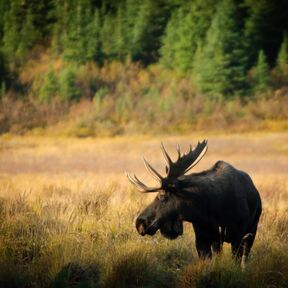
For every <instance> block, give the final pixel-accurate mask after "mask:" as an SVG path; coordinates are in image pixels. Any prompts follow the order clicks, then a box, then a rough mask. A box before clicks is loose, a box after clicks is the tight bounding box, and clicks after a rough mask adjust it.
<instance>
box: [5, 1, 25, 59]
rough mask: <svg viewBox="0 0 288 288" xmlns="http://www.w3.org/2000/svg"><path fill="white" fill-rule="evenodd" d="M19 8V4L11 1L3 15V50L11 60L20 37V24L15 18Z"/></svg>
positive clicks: (13, 57)
mask: <svg viewBox="0 0 288 288" xmlns="http://www.w3.org/2000/svg"><path fill="white" fill-rule="evenodd" d="M19 10H20V8H19V5H18V4H17V2H16V1H13V2H12V3H11V7H10V8H9V10H7V11H6V13H5V16H4V27H3V34H4V35H3V52H4V54H5V55H6V56H7V57H8V58H9V60H10V61H11V62H14V61H15V53H16V51H17V49H18V44H19V38H20V35H19V30H20V27H21V26H20V23H19V21H18V19H17V14H18V13H19Z"/></svg>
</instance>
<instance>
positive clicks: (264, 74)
mask: <svg viewBox="0 0 288 288" xmlns="http://www.w3.org/2000/svg"><path fill="white" fill-rule="evenodd" d="M255 76H256V77H255V78H256V79H255V80H256V81H255V87H254V90H255V92H260V93H263V92H266V91H267V90H268V88H269V84H270V75H269V65H268V64H267V60H266V56H265V53H264V51H263V50H260V52H259V54H258V60H257V65H256V75H255Z"/></svg>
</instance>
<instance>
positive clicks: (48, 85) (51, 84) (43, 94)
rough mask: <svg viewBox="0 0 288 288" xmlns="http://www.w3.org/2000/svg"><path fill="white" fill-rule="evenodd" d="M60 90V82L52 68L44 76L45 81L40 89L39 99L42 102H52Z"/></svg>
mask: <svg viewBox="0 0 288 288" xmlns="http://www.w3.org/2000/svg"><path fill="white" fill-rule="evenodd" d="M58 92H59V83H58V81H57V78H56V75H55V73H54V71H53V70H52V69H49V70H48V71H47V72H46V73H45V76H44V82H43V84H42V85H41V88H40V91H39V97H38V98H39V100H40V101H41V102H50V101H51V100H52V99H53V97H56V96H57V95H58Z"/></svg>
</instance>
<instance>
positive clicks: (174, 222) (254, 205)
mask: <svg viewBox="0 0 288 288" xmlns="http://www.w3.org/2000/svg"><path fill="white" fill-rule="evenodd" d="M207 149H208V146H207V140H204V141H203V142H198V144H197V145H196V147H195V148H193V149H192V147H191V145H190V150H189V151H188V153H186V154H182V153H181V151H180V147H179V145H178V148H177V152H178V159H177V160H176V161H175V162H173V161H172V160H171V158H170V156H169V155H168V153H167V151H166V150H165V148H164V146H163V144H161V150H162V153H163V155H164V158H165V160H166V176H165V177H163V176H162V175H160V174H159V173H158V172H157V171H156V170H155V169H154V168H153V167H152V166H151V165H150V164H149V163H148V162H147V161H146V160H145V159H144V164H145V167H146V169H147V170H148V171H149V172H150V173H151V175H152V176H153V177H154V178H155V179H156V180H157V181H158V182H159V185H158V186H156V187H147V186H146V185H145V184H144V183H143V182H141V181H140V180H139V179H138V178H137V177H136V176H135V175H131V174H129V173H127V174H126V175H127V177H128V179H129V181H130V182H131V183H132V184H133V185H135V186H136V188H137V189H138V190H140V191H141V192H144V193H148V192H158V194H157V196H156V198H155V199H154V201H153V202H152V203H151V204H150V205H149V206H148V207H147V208H146V209H145V210H144V211H143V212H142V213H140V215H139V216H138V218H137V219H136V228H137V231H138V232H139V234H141V235H142V236H144V235H146V234H148V235H154V234H155V233H156V232H157V230H158V229H160V232H161V234H162V235H163V236H165V237H167V238H169V239H176V238H177V237H178V236H179V235H182V233H183V221H188V222H191V223H192V225H193V228H194V231H195V238H196V249H197V252H198V255H199V257H211V256H212V252H213V253H217V252H220V250H221V248H222V244H223V242H228V243H231V246H232V252H233V255H234V256H235V257H236V259H238V260H241V265H242V267H243V268H244V266H245V262H246V259H247V257H248V255H249V253H250V250H251V247H252V245H253V242H254V239H255V235H256V231H257V225H258V221H259V217H260V215H261V211H262V205H261V198H260V195H259V193H258V191H257V189H256V187H255V186H254V184H253V182H252V180H251V178H250V176H249V175H248V174H247V173H245V172H243V171H240V170H238V169H236V168H234V167H233V166H232V165H230V164H228V163H226V162H224V161H218V162H216V163H215V164H214V166H213V167H212V168H210V169H208V170H205V171H203V172H200V173H192V174H188V175H185V174H186V173H187V172H188V171H189V170H190V169H191V168H193V167H194V166H195V165H196V164H197V163H198V162H199V161H200V160H201V158H202V157H203V156H204V154H205V153H206V151H207Z"/></svg>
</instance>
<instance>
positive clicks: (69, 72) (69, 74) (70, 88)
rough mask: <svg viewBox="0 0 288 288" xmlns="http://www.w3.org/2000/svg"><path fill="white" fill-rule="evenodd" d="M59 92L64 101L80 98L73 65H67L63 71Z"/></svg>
mask: <svg viewBox="0 0 288 288" xmlns="http://www.w3.org/2000/svg"><path fill="white" fill-rule="evenodd" d="M59 94H60V99H61V100H62V101H71V100H78V99H79V98H80V95H81V94H80V90H79V88H78V87H77V85H76V73H75V71H74V69H73V68H72V67H67V68H66V69H64V70H63V71H62V72H61V75H60V78H59Z"/></svg>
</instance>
